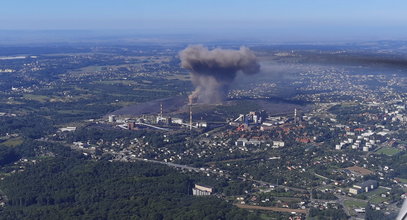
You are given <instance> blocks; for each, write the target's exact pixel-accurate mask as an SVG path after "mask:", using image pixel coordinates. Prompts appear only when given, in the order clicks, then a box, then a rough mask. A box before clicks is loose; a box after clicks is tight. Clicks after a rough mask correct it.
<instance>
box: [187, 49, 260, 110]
mask: <svg viewBox="0 0 407 220" xmlns="http://www.w3.org/2000/svg"><path fill="white" fill-rule="evenodd" d="M180 58H181V66H182V67H183V68H185V69H188V70H190V71H191V76H192V83H193V84H194V85H195V87H196V88H195V91H194V92H192V94H191V95H190V96H189V103H190V104H192V103H194V102H201V103H219V102H222V101H223V100H224V98H225V97H226V95H227V91H228V88H229V85H231V84H232V83H233V80H234V79H235V77H236V74H237V72H238V71H241V72H243V73H245V74H249V75H250V74H255V73H257V72H259V70H260V65H259V64H258V63H257V59H256V56H255V55H254V53H253V52H252V51H251V50H250V49H249V48H247V47H241V48H240V50H226V49H219V48H217V49H213V50H208V48H206V47H203V46H201V45H193V46H189V47H187V48H186V49H184V50H182V51H181V52H180Z"/></svg>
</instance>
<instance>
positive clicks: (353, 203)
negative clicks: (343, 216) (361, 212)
mask: <svg viewBox="0 0 407 220" xmlns="http://www.w3.org/2000/svg"><path fill="white" fill-rule="evenodd" d="M344 204H345V205H346V206H347V207H348V208H350V209H356V208H365V207H366V205H367V201H360V200H345V202H344Z"/></svg>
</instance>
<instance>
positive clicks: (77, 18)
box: [0, 0, 407, 40]
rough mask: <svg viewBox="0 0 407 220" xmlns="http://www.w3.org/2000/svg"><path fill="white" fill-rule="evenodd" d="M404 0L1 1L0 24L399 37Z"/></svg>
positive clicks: (406, 31)
mask: <svg viewBox="0 0 407 220" xmlns="http://www.w3.org/2000/svg"><path fill="white" fill-rule="evenodd" d="M406 11H407V1H405V0H1V7H0V30H111V31H123V30H132V31H139V32H140V33H143V32H144V33H163V34H166V33H170V34H174V33H183V34H194V33H195V34H201V33H212V34H214V35H216V34H218V35H219V36H221V35H223V36H228V35H229V36H235V37H237V36H240V37H242V38H245V37H247V38H253V37H256V36H257V37H264V38H267V37H271V38H274V39H280V40H283V39H293V40H295V39H297V40H321V39H336V40H341V39H343V40H346V39H349V40H351V39H361V38H369V39H370V38H374V39H406V38H407V13H406Z"/></svg>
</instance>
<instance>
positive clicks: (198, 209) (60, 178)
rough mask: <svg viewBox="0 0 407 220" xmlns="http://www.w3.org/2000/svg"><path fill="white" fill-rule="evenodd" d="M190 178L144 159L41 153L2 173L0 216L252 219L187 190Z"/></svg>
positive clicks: (221, 203) (27, 217) (220, 201)
mask: <svg viewBox="0 0 407 220" xmlns="http://www.w3.org/2000/svg"><path fill="white" fill-rule="evenodd" d="M193 183H194V180H193V179H191V178H190V177H188V176H187V175H185V174H181V173H178V172H177V171H176V170H174V169H171V168H168V167H166V166H163V165H157V164H149V163H144V162H138V163H122V162H105V161H99V162H95V161H86V160H81V159H75V158H72V157H71V158H69V159H67V158H62V157H60V158H52V159H45V160H44V161H42V162H40V163H38V164H37V165H35V166H31V167H28V168H27V169H26V170H25V171H24V172H21V173H18V174H15V175H11V176H9V177H6V178H5V180H4V181H2V182H1V185H0V187H1V189H2V191H3V192H4V193H5V194H6V195H7V206H5V208H4V209H3V210H1V211H0V216H1V219H73V218H74V219H250V218H252V219H256V218H257V217H256V216H255V215H254V214H250V213H248V212H246V211H244V210H239V209H238V208H236V207H234V206H232V205H231V204H228V203H226V202H224V201H223V200H221V199H217V198H215V197H195V196H192V195H191V187H192V185H193Z"/></svg>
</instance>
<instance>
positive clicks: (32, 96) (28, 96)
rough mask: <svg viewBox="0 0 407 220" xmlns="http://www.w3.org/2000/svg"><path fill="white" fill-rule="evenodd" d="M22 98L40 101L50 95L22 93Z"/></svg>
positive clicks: (44, 100) (46, 99) (45, 99)
mask: <svg viewBox="0 0 407 220" xmlns="http://www.w3.org/2000/svg"><path fill="white" fill-rule="evenodd" d="M23 98H24V99H27V100H34V101H37V102H41V103H44V102H47V101H49V99H50V97H48V96H44V95H33V94H24V95H23Z"/></svg>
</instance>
